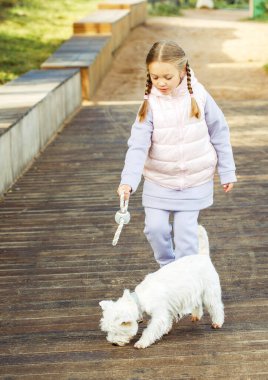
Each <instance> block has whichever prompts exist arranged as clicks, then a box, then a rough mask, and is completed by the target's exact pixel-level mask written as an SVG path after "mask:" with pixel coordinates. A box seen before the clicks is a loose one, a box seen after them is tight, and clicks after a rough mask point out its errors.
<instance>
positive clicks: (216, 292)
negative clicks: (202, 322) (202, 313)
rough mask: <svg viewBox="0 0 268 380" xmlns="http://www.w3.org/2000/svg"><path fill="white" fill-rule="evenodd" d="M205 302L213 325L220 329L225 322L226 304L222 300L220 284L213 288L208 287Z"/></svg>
mask: <svg viewBox="0 0 268 380" xmlns="http://www.w3.org/2000/svg"><path fill="white" fill-rule="evenodd" d="M204 304H205V307H206V309H207V311H208V312H209V315H210V317H211V320H212V325H211V327H212V328H214V329H220V328H221V327H222V325H223V322H224V306H223V303H222V301H221V289H220V286H218V287H214V288H213V289H206V292H205V295H204Z"/></svg>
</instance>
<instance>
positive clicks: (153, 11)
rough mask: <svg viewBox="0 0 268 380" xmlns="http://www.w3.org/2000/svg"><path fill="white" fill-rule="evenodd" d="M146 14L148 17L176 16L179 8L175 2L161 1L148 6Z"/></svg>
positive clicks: (169, 0)
mask: <svg viewBox="0 0 268 380" xmlns="http://www.w3.org/2000/svg"><path fill="white" fill-rule="evenodd" d="M148 13H149V15H150V16H178V15H180V8H179V6H178V4H177V3H176V2H175V1H172V0H163V1H156V2H154V3H153V4H149V6H148Z"/></svg>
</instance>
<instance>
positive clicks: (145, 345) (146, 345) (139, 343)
mask: <svg viewBox="0 0 268 380" xmlns="http://www.w3.org/2000/svg"><path fill="white" fill-rule="evenodd" d="M148 346H149V344H146V343H145V342H142V341H140V340H138V342H136V343H135V344H134V347H135V348H138V349H139V348H146V347H148Z"/></svg>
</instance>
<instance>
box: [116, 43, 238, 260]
mask: <svg viewBox="0 0 268 380" xmlns="http://www.w3.org/2000/svg"><path fill="white" fill-rule="evenodd" d="M146 66H147V82H146V89H145V95H144V102H143V104H142V106H141V107H140V109H139V112H138V115H137V118H136V121H135V123H134V124H133V126H132V130H131V136H130V138H129V140H128V147H129V148H128V151H127V153H126V158H125V166H124V169H123V171H122V175H121V183H120V185H119V188H118V190H117V192H118V194H119V193H120V192H122V191H124V193H125V199H128V198H129V194H130V193H131V194H132V193H134V192H135V191H136V189H137V187H138V185H139V182H140V180H141V175H142V173H143V176H144V178H145V181H144V187H143V195H142V204H143V206H144V209H145V228H144V233H145V235H146V237H147V239H148V241H149V243H150V244H151V247H152V249H153V252H154V257H155V259H156V261H157V262H158V263H159V265H160V266H163V265H166V264H168V263H170V262H172V261H173V260H177V259H179V258H181V257H183V256H185V255H194V254H197V253H198V233H197V231H198V228H197V226H198V221H197V220H198V214H199V211H200V210H202V209H205V208H207V207H209V206H211V205H212V204H213V177H214V173H215V169H216V165H217V167H218V173H219V176H220V180H221V184H222V185H223V190H224V191H225V192H226V193H227V192H229V191H231V190H232V188H233V183H234V182H236V176H235V163H234V159H233V153H232V147H231V144H230V135H229V128H228V125H227V123H226V120H225V118H224V115H223V113H222V111H221V110H220V108H219V107H218V106H217V104H216V103H215V101H214V100H213V98H212V97H211V96H210V95H209V93H208V92H207V91H206V90H205V88H204V87H203V86H202V85H201V84H200V83H199V82H198V80H197V79H196V77H195V75H194V72H193V70H192V69H191V68H190V66H189V63H188V59H187V57H186V55H185V53H184V51H183V50H182V48H181V47H179V46H178V45H177V44H176V43H175V42H172V41H160V42H156V43H155V44H154V45H153V46H152V48H151V49H150V51H149V53H148V55H147V58H146ZM170 212H173V213H174V214H173V216H174V218H173V219H174V220H173V233H174V248H173V241H172V236H171V231H172V226H171V224H170V223H169V216H170Z"/></svg>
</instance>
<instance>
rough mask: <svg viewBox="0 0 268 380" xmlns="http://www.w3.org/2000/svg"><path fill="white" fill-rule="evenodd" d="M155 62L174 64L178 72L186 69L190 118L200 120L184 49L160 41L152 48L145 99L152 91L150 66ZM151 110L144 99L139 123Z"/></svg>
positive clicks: (148, 60) (147, 60) (148, 59)
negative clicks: (189, 97)
mask: <svg viewBox="0 0 268 380" xmlns="http://www.w3.org/2000/svg"><path fill="white" fill-rule="evenodd" d="M153 62H167V63H171V64H173V65H174V66H175V67H177V69H178V71H179V72H180V71H182V70H183V69H184V68H185V69H186V75H187V87H188V91H189V93H190V95H191V114H190V116H191V117H192V116H195V117H197V118H200V116H201V113H200V110H199V107H198V104H197V102H196V100H195V98H194V97H193V90H192V85H191V71H190V65H189V63H188V59H187V57H186V55H185V53H184V51H183V50H182V48H181V47H180V46H179V45H178V44H176V42H173V41H159V42H156V43H154V45H153V46H152V47H151V49H150V51H149V53H148V55H147V57H146V67H147V80H146V86H145V97H146V96H148V95H149V94H150V92H151V89H152V85H153V84H152V81H151V77H150V73H149V65H150V64H151V63H153ZM148 108H149V101H148V99H144V101H143V103H142V105H141V108H140V110H139V114H138V116H139V121H143V120H144V119H145V117H146V115H147V112H148Z"/></svg>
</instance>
